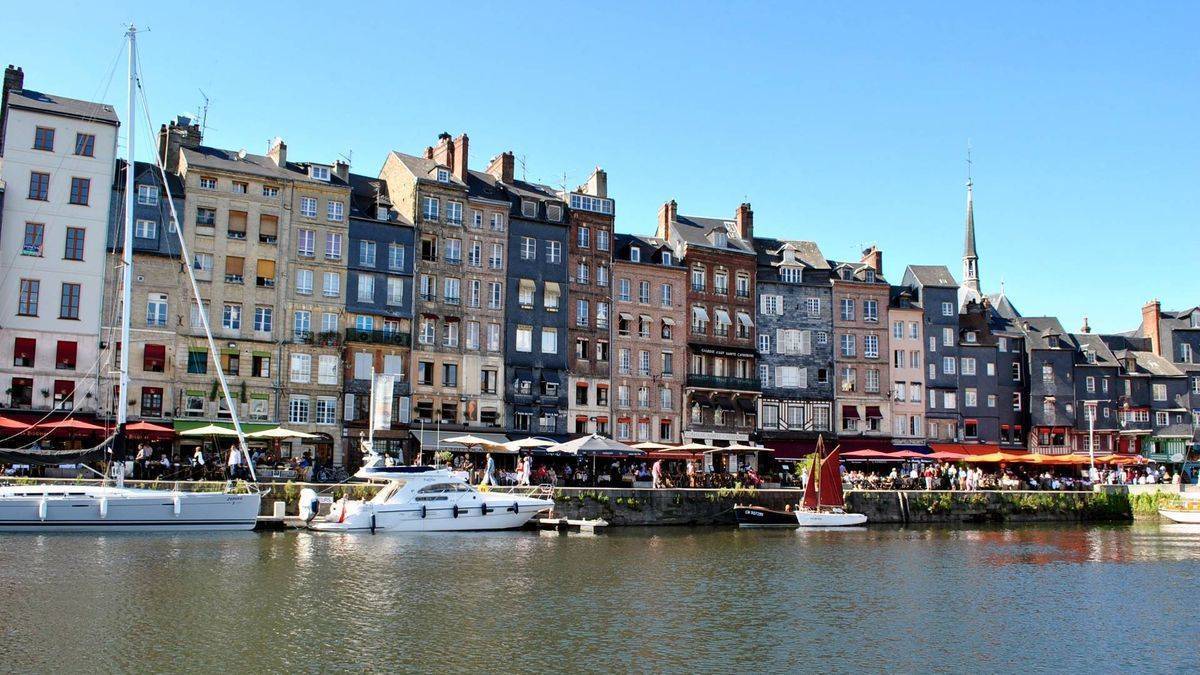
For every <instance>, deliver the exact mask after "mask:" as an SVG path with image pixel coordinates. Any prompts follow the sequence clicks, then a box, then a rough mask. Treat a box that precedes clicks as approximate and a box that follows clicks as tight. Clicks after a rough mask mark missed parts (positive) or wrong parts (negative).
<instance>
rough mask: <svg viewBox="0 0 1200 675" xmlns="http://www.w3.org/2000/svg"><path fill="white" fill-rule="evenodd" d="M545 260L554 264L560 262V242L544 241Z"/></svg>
mask: <svg viewBox="0 0 1200 675" xmlns="http://www.w3.org/2000/svg"><path fill="white" fill-rule="evenodd" d="M546 262H548V263H551V264H555V265H556V264H558V263H560V262H562V242H558V241H547V242H546Z"/></svg>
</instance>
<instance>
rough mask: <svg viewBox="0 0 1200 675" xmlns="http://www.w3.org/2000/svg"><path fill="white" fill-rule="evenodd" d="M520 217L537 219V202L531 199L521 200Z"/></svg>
mask: <svg viewBox="0 0 1200 675" xmlns="http://www.w3.org/2000/svg"><path fill="white" fill-rule="evenodd" d="M521 215H522V216H525V217H526V218H537V202H535V201H533V200H532V199H522V200H521Z"/></svg>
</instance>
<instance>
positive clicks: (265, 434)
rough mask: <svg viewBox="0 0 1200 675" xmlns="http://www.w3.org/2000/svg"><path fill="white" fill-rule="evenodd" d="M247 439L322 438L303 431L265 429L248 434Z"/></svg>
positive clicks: (276, 428) (279, 428)
mask: <svg viewBox="0 0 1200 675" xmlns="http://www.w3.org/2000/svg"><path fill="white" fill-rule="evenodd" d="M246 438H320V436H318V435H316V434H310V433H306V432H303V431H295V430H293V429H284V428H283V427H275V428H274V429H264V430H263V431H255V432H254V433H250V434H246Z"/></svg>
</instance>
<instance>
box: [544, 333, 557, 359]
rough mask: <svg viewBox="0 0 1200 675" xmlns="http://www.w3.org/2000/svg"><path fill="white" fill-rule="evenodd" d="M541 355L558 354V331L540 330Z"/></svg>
mask: <svg viewBox="0 0 1200 675" xmlns="http://www.w3.org/2000/svg"><path fill="white" fill-rule="evenodd" d="M542 353H543V354H557V353H558V329H556V328H542Z"/></svg>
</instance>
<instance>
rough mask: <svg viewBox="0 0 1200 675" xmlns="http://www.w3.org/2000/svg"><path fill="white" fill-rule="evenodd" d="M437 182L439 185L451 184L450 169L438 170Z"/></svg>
mask: <svg viewBox="0 0 1200 675" xmlns="http://www.w3.org/2000/svg"><path fill="white" fill-rule="evenodd" d="M437 181H438V182H439V183H449V182H450V170H449V169H438V170H437Z"/></svg>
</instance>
